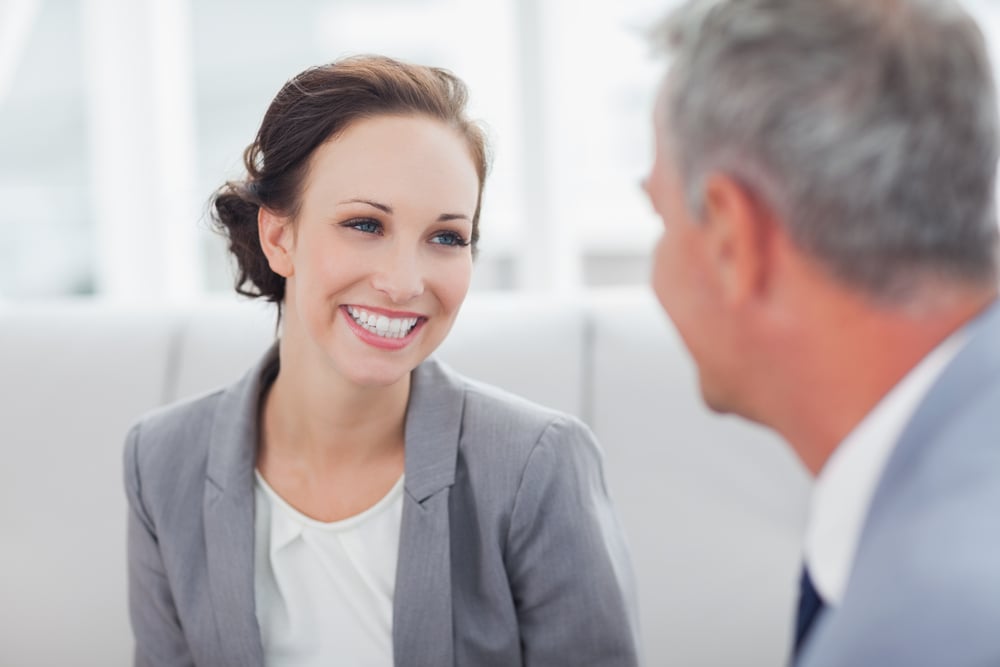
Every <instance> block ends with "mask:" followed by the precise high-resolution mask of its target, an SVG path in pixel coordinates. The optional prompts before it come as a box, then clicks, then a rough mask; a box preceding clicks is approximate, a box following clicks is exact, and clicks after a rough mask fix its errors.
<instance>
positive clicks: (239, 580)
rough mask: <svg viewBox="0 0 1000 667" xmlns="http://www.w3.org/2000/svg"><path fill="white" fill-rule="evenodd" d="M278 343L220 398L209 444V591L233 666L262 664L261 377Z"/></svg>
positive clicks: (273, 362) (273, 359) (205, 508)
mask: <svg viewBox="0 0 1000 667" xmlns="http://www.w3.org/2000/svg"><path fill="white" fill-rule="evenodd" d="M276 361H277V347H276V346H275V347H272V348H271V350H270V351H269V352H268V353H267V355H265V357H264V358H263V360H262V361H261V362H260V363H259V364H258V365H257V366H256V367H255V368H254V369H253V370H252V371H250V372H249V373H248V374H247V375H246V377H245V378H244V379H243V380H242V381H241V382H240V383H239V384H237V385H235V386H234V387H233V388H231V389H230V390H227V391H226V393H225V394H224V395H223V397H222V399H221V400H220V403H219V408H218V412H217V415H216V419H215V423H214V424H213V427H212V435H211V443H210V445H209V455H208V471H207V480H206V484H205V498H204V504H203V511H204V519H205V545H206V546H205V548H206V551H207V554H208V584H209V590H208V591H207V593H208V595H210V596H211V603H212V609H213V611H214V612H215V623H216V627H217V628H218V634H219V642H220V653H221V655H222V656H224V659H226V660H227V664H228V665H229V666H230V667H263V664H264V651H263V647H262V645H261V640H260V629H259V627H258V625H257V615H256V604H255V598H254V496H253V479H254V477H253V474H254V473H253V471H254V466H255V461H256V452H257V439H258V433H257V431H258V425H257V421H258V420H257V417H258V402H259V400H260V388H261V378H262V376H263V375H264V374H265V373H267V372H269V371H272V372H273V369H274V368H275V367H276Z"/></svg>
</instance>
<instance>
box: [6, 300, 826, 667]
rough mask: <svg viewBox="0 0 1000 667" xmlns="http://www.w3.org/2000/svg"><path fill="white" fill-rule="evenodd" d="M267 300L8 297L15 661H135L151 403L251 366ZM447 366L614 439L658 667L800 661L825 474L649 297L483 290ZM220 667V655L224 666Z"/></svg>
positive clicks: (84, 665)
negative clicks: (130, 484) (134, 510)
mask: <svg viewBox="0 0 1000 667" xmlns="http://www.w3.org/2000/svg"><path fill="white" fill-rule="evenodd" d="M273 334H274V316H273V311H272V310H271V309H270V308H269V307H267V306H266V304H257V303H253V302H243V301H235V300H225V301H212V302H206V303H199V304H197V305H189V306H183V307H171V308H155V309H154V308H136V307H126V306H121V305H117V306H116V305H111V304H104V303H100V302H92V301H79V302H64V303H49V304H37V305H11V304H7V305H3V304H0V371H2V372H0V398H2V401H0V453H2V459H0V461H2V463H0V518H2V521H0V526H2V530H3V533H2V535H3V540H2V543H0V665H17V666H18V667H33V666H39V667H42V666H44V667H50V666H51V667H56V666H60V667H61V666H68V665H72V666H75V667H90V666H94V667H108V666H114V665H127V664H129V661H130V654H131V637H130V632H129V627H128V620H127V610H126V602H125V557H124V541H125V540H124V525H125V512H126V508H125V499H124V493H123V491H122V487H121V448H122V443H123V436H124V434H125V431H126V429H127V427H128V425H129V424H130V423H131V421H132V420H133V419H134V418H135V417H136V416H137V415H139V414H140V413H142V412H144V411H146V410H147V409H149V408H152V407H154V406H157V405H161V404H164V403H167V402H170V401H173V400H175V399H177V398H179V397H181V396H185V395H188V394H192V393H196V392H201V391H205V390H208V389H211V388H213V387H216V386H219V385H222V384H226V383H229V382H231V381H233V380H235V379H236V378H238V377H239V376H240V375H241V374H242V373H243V371H244V370H245V369H246V368H247V367H248V366H249V365H250V364H251V363H252V362H253V361H254V360H255V359H256V357H257V356H258V355H259V354H260V352H261V351H262V350H263V349H264V348H265V347H266V346H267V345H268V343H269V341H270V340H271V339H272V337H273ZM438 354H439V356H440V357H442V358H444V359H445V360H446V361H448V362H449V363H451V364H452V365H453V366H454V367H456V368H457V369H459V370H461V371H463V372H465V373H467V374H469V375H471V376H473V377H476V378H479V379H482V380H486V381H489V382H492V383H494V384H497V385H500V386H503V387H505V388H507V389H510V390H512V391H515V392H517V393H520V394H523V395H525V396H527V397H529V398H532V399H534V400H536V401H539V402H542V403H546V404H548V405H551V406H555V407H558V408H561V409H563V410H566V411H569V412H572V413H575V414H577V415H579V416H580V417H582V418H583V419H584V420H585V421H586V422H588V423H589V424H590V425H591V426H592V428H593V429H594V431H595V432H596V434H597V436H598V438H599V439H600V441H601V442H602V444H603V447H604V450H605V457H606V466H607V472H608V476H609V484H610V487H611V492H612V495H613V498H614V500H615V502H616V505H617V507H618V511H619V514H620V516H621V518H622V521H623V523H624V526H625V530H626V532H627V535H628V538H629V541H630V544H631V548H632V555H633V561H634V563H635V568H636V573H637V577H638V581H639V593H640V611H641V620H642V624H643V628H642V629H643V635H644V644H645V646H644V652H645V660H646V664H648V665H650V666H651V667H661V666H668V665H677V666H679V667H722V666H726V667H728V666H740V667H757V666H761V667H764V666H773V665H783V664H784V663H785V661H786V658H785V656H786V652H787V651H786V648H787V645H788V643H789V641H790V639H789V637H790V626H791V619H792V617H793V605H794V600H795V595H796V592H795V580H796V576H797V568H798V559H799V545H800V533H801V526H802V523H803V516H804V511H805V503H806V499H807V496H808V491H809V481H808V477H807V475H806V474H805V473H804V471H803V469H802V468H801V467H800V466H799V464H798V462H797V460H795V459H794V457H793V456H792V455H791V454H790V452H789V451H788V450H787V448H786V447H785V446H784V445H783V444H782V443H781V442H780V441H778V440H777V438H776V437H775V436H774V435H772V434H770V433H767V432H765V431H764V430H762V429H759V428H756V427H753V426H751V425H748V424H746V423H744V422H741V421H739V420H736V419H733V418H726V417H718V416H716V415H712V414H710V413H709V412H708V411H707V410H706V409H705V408H704V407H703V406H702V404H701V401H700V398H699V395H698V392H697V385H696V381H695V376H694V371H693V367H692V365H691V362H690V361H689V359H688V357H687V355H686V353H685V351H684V349H683V347H682V345H681V343H680V341H679V339H678V337H677V335H676V333H675V332H674V330H673V329H672V327H671V326H670V325H669V323H668V321H667V319H666V317H665V316H664V315H663V314H662V313H661V311H660V310H659V308H658V307H657V305H656V303H655V301H654V299H653V298H652V296H651V295H649V294H648V293H647V291H646V290H645V289H616V290H611V291H596V292H587V293H583V294H579V295H577V296H574V297H571V298H567V297H554V296H547V295H538V294H536V295H525V294H514V293H473V294H472V295H471V296H470V298H469V301H468V302H467V303H466V305H465V307H464V309H463V312H462V314H461V315H460V316H459V320H458V322H457V323H456V326H455V329H454V331H453V332H452V334H451V336H450V337H449V339H448V341H447V342H446V343H445V345H444V346H443V347H442V349H441V350H440V351H439V353H438ZM207 667H211V666H207Z"/></svg>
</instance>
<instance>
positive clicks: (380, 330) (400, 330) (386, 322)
mask: <svg viewBox="0 0 1000 667" xmlns="http://www.w3.org/2000/svg"><path fill="white" fill-rule="evenodd" d="M347 312H348V313H350V315H351V317H352V318H354V321H355V322H357V323H358V324H359V325H361V326H362V327H364V329H365V330H367V331H370V332H371V333H373V334H376V335H379V336H382V337H383V338H403V337H404V336H406V335H407V334H409V333H410V330H411V329H413V327H414V326H416V324H417V321H418V318H416V317H401V318H392V317H386V316H385V315H376V314H374V313H369V312H368V311H367V310H365V309H364V308H356V307H354V306H348V307H347Z"/></svg>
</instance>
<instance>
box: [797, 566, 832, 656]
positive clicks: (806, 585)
mask: <svg viewBox="0 0 1000 667" xmlns="http://www.w3.org/2000/svg"><path fill="white" fill-rule="evenodd" d="M799 585H800V590H799V613H798V614H797V615H796V617H795V650H794V651H793V652H792V664H793V665H794V664H795V662H796V660H797V659H798V657H799V651H801V650H802V646H803V645H804V644H805V640H806V637H808V636H809V631H810V630H811V629H812V626H813V623H814V622H815V621H816V619H817V618H818V617H819V613H820V612H821V611H823V609H824V604H823V599H822V598H820V596H819V593H817V592H816V587H815V586H813V582H812V579H811V578H810V577H809V570H808V569H806V568H805V567H803V568H802V581H801V583H800V584H799Z"/></svg>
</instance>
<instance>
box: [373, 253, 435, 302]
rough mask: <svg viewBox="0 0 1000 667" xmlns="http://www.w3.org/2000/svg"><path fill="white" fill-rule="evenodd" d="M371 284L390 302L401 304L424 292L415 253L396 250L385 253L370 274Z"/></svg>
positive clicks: (420, 269) (421, 272)
mask: <svg viewBox="0 0 1000 667" xmlns="http://www.w3.org/2000/svg"><path fill="white" fill-rule="evenodd" d="M372 286H373V287H374V288H375V289H376V290H378V291H379V292H382V293H383V294H385V295H386V296H387V297H388V298H389V300H390V301H392V303H396V304H403V303H407V302H409V301H412V300H413V299H415V298H417V297H418V296H420V295H421V294H423V293H424V276H423V271H422V268H421V266H420V258H419V257H417V255H416V253H414V252H409V251H404V250H396V251H395V252H390V253H386V255H385V257H383V258H382V260H381V266H379V267H378V269H377V270H376V271H375V273H374V274H373V276H372Z"/></svg>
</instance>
